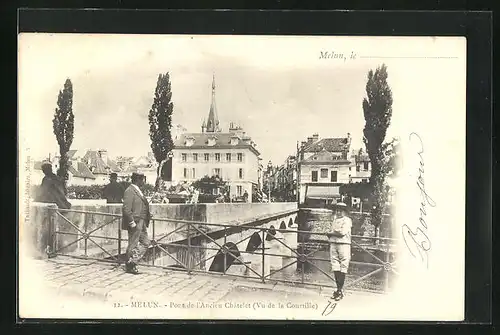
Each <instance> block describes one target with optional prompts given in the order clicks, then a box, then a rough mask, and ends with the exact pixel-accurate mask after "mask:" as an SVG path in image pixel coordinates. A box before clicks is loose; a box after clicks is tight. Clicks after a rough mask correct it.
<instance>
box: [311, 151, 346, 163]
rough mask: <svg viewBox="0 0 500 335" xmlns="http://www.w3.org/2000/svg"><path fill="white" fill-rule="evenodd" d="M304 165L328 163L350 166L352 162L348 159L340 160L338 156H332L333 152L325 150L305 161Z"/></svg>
mask: <svg viewBox="0 0 500 335" xmlns="http://www.w3.org/2000/svg"><path fill="white" fill-rule="evenodd" d="M303 163H304V164H321V163H327V164H331V165H348V164H351V161H349V160H347V159H339V158H338V156H336V155H334V154H332V153H331V152H328V151H326V150H323V151H321V152H318V153H316V154H314V155H312V156H311V157H309V158H307V159H304V161H303Z"/></svg>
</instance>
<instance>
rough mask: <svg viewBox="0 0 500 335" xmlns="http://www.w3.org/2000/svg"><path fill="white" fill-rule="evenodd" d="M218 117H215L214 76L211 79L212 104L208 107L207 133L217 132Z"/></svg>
mask: <svg viewBox="0 0 500 335" xmlns="http://www.w3.org/2000/svg"><path fill="white" fill-rule="evenodd" d="M219 131H220V129H219V117H218V116H217V107H216V106H215V74H214V75H213V77H212V103H211V105H210V112H209V113H208V120H207V128H206V132H207V133H215V132H219Z"/></svg>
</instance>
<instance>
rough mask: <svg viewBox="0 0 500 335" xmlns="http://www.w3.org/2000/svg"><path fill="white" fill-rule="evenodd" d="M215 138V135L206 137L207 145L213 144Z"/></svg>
mask: <svg viewBox="0 0 500 335" xmlns="http://www.w3.org/2000/svg"><path fill="white" fill-rule="evenodd" d="M216 139H217V138H216V137H215V136H213V137H209V138H208V143H207V144H208V145H210V146H212V145H215V141H216Z"/></svg>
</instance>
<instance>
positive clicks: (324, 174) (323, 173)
mask: <svg viewBox="0 0 500 335" xmlns="http://www.w3.org/2000/svg"><path fill="white" fill-rule="evenodd" d="M320 173H321V179H325V178H328V169H321V170H320ZM311 178H312V181H318V171H311ZM330 181H331V182H333V183H335V182H337V171H330Z"/></svg>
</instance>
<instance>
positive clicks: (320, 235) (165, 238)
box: [19, 202, 394, 291]
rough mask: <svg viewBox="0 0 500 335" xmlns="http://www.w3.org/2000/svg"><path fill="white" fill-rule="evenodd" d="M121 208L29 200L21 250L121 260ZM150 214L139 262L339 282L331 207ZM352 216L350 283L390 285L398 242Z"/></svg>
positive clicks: (173, 208)
mask: <svg viewBox="0 0 500 335" xmlns="http://www.w3.org/2000/svg"><path fill="white" fill-rule="evenodd" d="M121 207H122V206H121V205H120V204H118V205H115V204H109V205H107V204H102V203H100V204H99V203H98V204H92V203H89V202H87V203H82V204H76V203H75V204H73V206H72V209H71V210H60V209H57V207H56V206H55V205H51V204H40V203H32V204H31V206H30V212H29V216H28V217H26V218H25V219H24V224H22V225H21V226H20V231H19V234H20V243H21V249H20V250H22V252H23V253H24V255H26V256H28V257H30V258H35V259H47V258H52V259H53V258H54V257H55V258H57V256H68V257H72V258H79V259H84V260H96V261H100V262H109V263H123V262H124V260H125V258H124V254H125V250H126V247H127V238H128V236H127V233H126V232H125V231H123V230H122V229H121V210H122V209H121ZM151 212H152V216H153V219H152V221H151V223H150V225H149V228H148V236H149V237H150V239H151V241H152V246H151V247H150V248H149V250H148V252H147V253H146V255H145V257H144V259H143V263H142V264H141V265H142V266H147V267H151V268H162V269H168V270H181V271H184V272H187V274H188V275H191V274H195V273H200V274H203V273H205V274H208V273H210V274H223V275H227V276H232V277H242V278H245V279H249V280H252V281H257V282H262V283H265V282H268V281H269V282H274V283H278V282H282V283H287V284H289V283H293V284H307V285H312V286H316V287H320V288H321V287H328V288H331V287H334V286H335V283H334V280H333V278H332V274H331V272H330V260H329V258H330V257H329V251H328V249H329V243H328V240H327V239H326V233H325V232H326V230H328V229H327V227H326V226H328V222H329V221H328V220H329V218H328V215H329V214H328V213H322V212H317V210H312V212H311V210H305V209H301V210H300V212H299V209H298V208H297V205H296V204H295V203H228V204H153V205H151ZM358 214H359V213H358ZM323 216H324V218H323ZM352 218H353V225H354V226H353V246H352V260H351V267H350V270H349V274H348V277H347V278H346V288H347V287H351V286H352V288H354V287H356V289H358V288H361V289H362V290H365V291H366V290H369V291H380V290H381V289H382V290H385V289H387V288H388V286H387V285H388V284H387V283H388V282H389V281H390V280H389V277H388V276H389V274H391V275H392V272H393V271H392V270H393V268H392V264H393V263H394V253H393V252H392V251H390V250H389V249H390V247H391V243H393V241H392V239H390V238H384V237H382V238H374V237H371V236H368V235H369V234H368V235H367V234H366V232H364V231H363V227H364V226H366V220H365V219H366V218H363V216H362V215H361V216H359V215H358V216H356V215H354V213H353V215H352ZM388 223H390V222H389V221H388ZM325 224H326V225H325ZM306 226H309V227H306ZM299 227H301V228H300V230H299ZM304 227H305V228H304ZM325 227H326V228H325ZM325 229H326V230H325ZM301 230H307V231H309V232H312V234H311V233H305V232H304V231H301ZM323 230H325V231H323ZM382 231H383V230H382ZM314 232H316V234H317V235H316V236H313V235H314ZM374 241H376V242H377V245H374V243H373V242H374ZM354 285H356V286H354ZM384 286H385V287H384Z"/></svg>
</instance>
